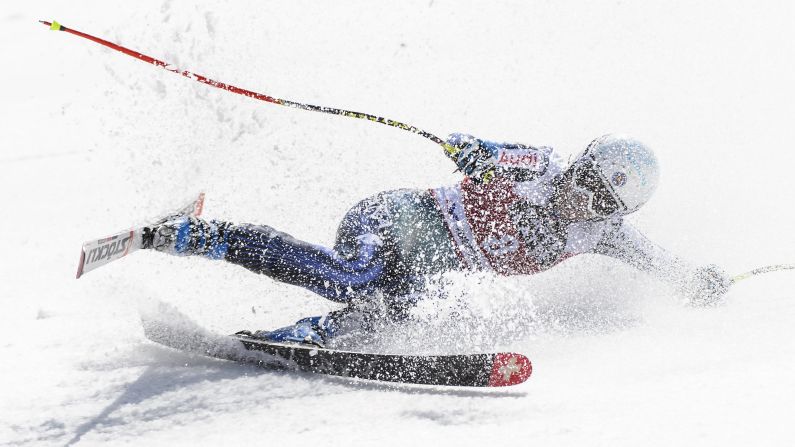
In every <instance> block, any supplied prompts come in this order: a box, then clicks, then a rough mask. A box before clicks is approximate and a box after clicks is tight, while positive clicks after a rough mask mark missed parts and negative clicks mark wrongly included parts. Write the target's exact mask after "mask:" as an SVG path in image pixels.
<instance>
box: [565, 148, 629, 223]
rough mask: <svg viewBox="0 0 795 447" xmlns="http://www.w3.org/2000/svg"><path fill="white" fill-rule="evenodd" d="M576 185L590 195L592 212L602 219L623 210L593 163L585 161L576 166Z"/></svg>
mask: <svg viewBox="0 0 795 447" xmlns="http://www.w3.org/2000/svg"><path fill="white" fill-rule="evenodd" d="M573 178H574V185H575V186H576V187H577V188H578V189H579V190H581V191H583V192H585V193H587V194H588V204H589V207H590V208H591V210H592V211H593V212H594V213H595V214H597V215H598V216H600V217H610V216H613V215H614V214H616V213H617V212H619V211H620V210H621V205H619V203H618V201H617V200H616V198H615V195H614V194H613V193H612V191H610V189H609V188H608V187H607V184H606V183H605V181H604V180H603V179H602V176H601V175H599V172H598V171H597V170H596V167H595V166H594V164H593V162H592V161H583V162H581V163H578V164H577V165H576V166H574V172H573Z"/></svg>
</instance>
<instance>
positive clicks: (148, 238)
mask: <svg viewBox="0 0 795 447" xmlns="http://www.w3.org/2000/svg"><path fill="white" fill-rule="evenodd" d="M447 142H448V143H449V147H448V151H447V155H448V157H449V158H451V159H452V160H453V161H454V162H455V163H456V165H457V166H458V168H459V169H460V170H461V171H463V173H464V175H465V178H464V180H463V181H462V182H460V183H459V184H457V185H455V186H449V187H440V188H436V189H432V190H409V189H401V190H396V191H387V192H382V193H380V194H377V195H375V196H373V197H370V198H367V199H365V200H363V201H361V202H359V203H358V204H357V205H356V206H354V207H353V208H352V209H351V210H349V211H348V213H347V214H346V215H345V217H344V218H343V220H342V222H341V223H340V225H339V229H338V231H337V236H336V241H335V244H334V247H333V248H326V247H322V246H317V245H313V244H309V243H307V242H303V241H300V240H298V239H295V238H293V237H292V236H290V235H288V234H285V233H282V232H280V231H277V230H275V229H273V228H271V227H268V226H265V225H252V224H241V225H236V224H233V223H230V222H223V221H215V220H212V221H205V220H202V219H199V218H196V217H189V216H171V217H169V218H166V219H164V220H163V221H161V222H159V223H158V224H155V225H153V226H152V227H149V228H146V229H145V230H144V242H143V246H144V248H150V249H154V250H157V251H160V252H165V253H169V254H174V255H200V256H205V257H207V258H210V259H223V260H225V261H227V262H231V263H233V264H238V265H241V266H243V267H245V268H247V269H249V270H251V271H253V272H256V273H262V274H265V275H267V276H269V277H271V278H273V279H275V280H277V281H281V282H285V283H288V284H294V285H298V286H302V287H305V288H307V289H309V290H311V291H313V292H315V293H317V294H319V295H321V296H323V297H325V298H328V299H330V300H333V301H336V302H340V303H346V304H348V306H346V308H344V309H342V310H340V311H335V312H332V313H330V314H329V315H326V316H322V317H311V318H305V319H302V320H299V321H298V322H297V323H296V324H295V325H292V326H288V327H285V328H281V329H277V330H274V331H257V332H255V333H253V334H251V333H247V334H249V335H251V336H254V337H260V338H263V339H266V340H271V341H279V342H297V343H310V344H316V345H319V346H324V345H326V343H327V342H329V341H330V340H331V339H333V338H334V337H335V336H339V335H341V334H344V333H349V332H350V331H351V330H353V329H361V328H371V327H373V325H374V324H375V320H377V319H378V318H383V317H386V318H388V319H391V320H400V319H402V318H405V317H406V315H407V311H408V309H410V307H411V306H412V305H413V304H414V303H415V302H416V300H417V299H419V298H420V297H421V296H422V295H423V293H427V291H426V283H427V279H426V278H427V276H428V275H432V274H434V273H441V272H445V271H452V270H470V271H493V272H496V273H498V274H502V275H517V274H533V273H537V272H540V271H544V270H546V269H549V268H550V267H552V266H554V265H556V264H558V263H560V262H561V261H563V260H565V259H567V258H570V257H572V256H575V255H578V254H582V253H597V254H602V255H607V256H611V257H614V258H617V259H620V260H622V261H624V262H626V263H628V264H630V265H632V266H633V267H636V268H638V269H640V270H642V271H646V272H648V273H650V274H652V275H654V276H656V277H657V278H660V279H662V280H664V281H666V282H668V283H671V284H673V285H675V286H676V287H677V288H678V289H679V290H681V291H682V292H684V293H685V294H686V295H687V296H688V297H689V299H690V302H692V303H693V304H697V305H705V304H711V303H714V302H717V301H718V300H720V298H721V297H722V296H723V295H724V294H725V293H726V291H727V290H728V287H729V285H730V281H729V279H728V277H727V275H726V274H725V273H724V272H723V271H722V270H721V269H720V268H718V267H717V266H715V265H708V266H703V267H698V268H695V267H693V266H690V265H688V264H687V263H686V262H684V261H683V260H681V259H679V258H677V257H675V256H673V255H671V254H669V253H667V252H666V251H665V250H663V249H662V248H660V247H658V246H657V245H655V244H653V243H652V242H650V241H649V240H648V239H646V238H645V237H644V236H643V235H642V234H641V233H639V232H638V231H637V230H636V229H635V228H633V227H632V226H631V225H629V224H628V223H627V222H624V221H623V216H625V215H627V214H630V213H632V212H634V211H636V210H637V209H638V208H640V207H641V206H642V205H643V204H644V203H645V202H646V201H647V200H648V199H649V198H650V197H651V195H652V193H653V192H654V190H655V188H656V186H657V182H658V177H659V169H658V164H657V160H656V158H655V156H654V154H653V152H652V151H651V150H650V149H649V148H648V147H647V146H645V145H644V144H643V143H641V142H640V141H638V140H635V139H633V138H630V137H627V136H622V135H605V136H602V137H600V138H596V139H595V140H593V141H592V142H591V143H590V144H589V145H588V147H587V148H586V149H585V151H583V152H582V153H581V154H580V155H579V156H578V157H577V158H576V159H575V160H574V161H573V162H572V163H571V164H570V165H569V166H568V167H564V165H563V163H562V161H561V160H560V158H559V157H558V156H557V154H556V153H555V152H553V150H552V149H551V148H549V147H533V146H529V145H523V144H507V143H496V142H492V141H484V140H480V139H478V138H475V137H473V136H471V135H465V134H452V135H450V136H449V137H448V140H447ZM384 308H386V311H382V312H380V313H379V312H378V311H376V310H374V309H381V310H383V309H384Z"/></svg>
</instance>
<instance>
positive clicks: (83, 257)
mask: <svg viewBox="0 0 795 447" xmlns="http://www.w3.org/2000/svg"><path fill="white" fill-rule="evenodd" d="M85 265H86V250H85V248H81V249H80V265H78V266H77V275H76V276H75V279H80V277H81V276H83V266H85Z"/></svg>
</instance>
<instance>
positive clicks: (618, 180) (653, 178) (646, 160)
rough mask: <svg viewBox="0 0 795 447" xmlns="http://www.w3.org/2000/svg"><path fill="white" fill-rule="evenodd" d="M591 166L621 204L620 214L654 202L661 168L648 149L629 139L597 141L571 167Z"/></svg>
mask: <svg viewBox="0 0 795 447" xmlns="http://www.w3.org/2000/svg"><path fill="white" fill-rule="evenodd" d="M589 161H590V162H592V163H593V166H594V168H595V170H596V172H597V173H598V174H599V176H600V177H601V178H602V180H603V182H604V184H605V185H606V186H607V188H608V189H609V190H610V192H611V193H612V196H613V198H614V199H616V202H618V213H619V214H629V213H632V212H634V211H636V210H637V209H638V208H640V207H641V206H642V205H643V204H644V203H646V201H648V200H649V199H650V198H651V195H652V194H653V193H654V190H655V189H656V188H657V182H658V181H659V177H660V168H659V165H658V164H657V157H655V156H654V152H652V151H651V149H649V147H648V146H646V145H645V144H643V143H641V142H640V141H638V140H636V139H634V138H631V137H628V136H626V135H614V134H608V135H604V136H601V137H599V138H596V139H595V140H593V141H592V142H591V144H589V145H588V147H587V148H586V149H585V151H583V153H582V154H580V156H579V157H577V159H576V160H575V161H574V163H573V164H572V166H577V165H578V164H580V163H587V162H589Z"/></svg>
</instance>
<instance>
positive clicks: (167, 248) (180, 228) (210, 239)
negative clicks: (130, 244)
mask: <svg viewBox="0 0 795 447" xmlns="http://www.w3.org/2000/svg"><path fill="white" fill-rule="evenodd" d="M230 226H231V224H228V223H224V222H216V221H210V222H207V221H204V220H202V219H199V218H198V217H192V216H169V217H167V218H165V219H164V220H161V221H160V222H158V223H156V224H154V225H152V226H151V227H145V228H144V232H143V244H142V248H148V249H153V250H156V251H160V252H163V253H168V254H171V255H177V256H188V255H203V256H206V257H208V258H211V259H221V258H223V257H224V255H225V254H226V251H227V249H228V248H229V244H228V243H227V242H226V237H225V235H226V231H227V230H228V228H229V227H230Z"/></svg>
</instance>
